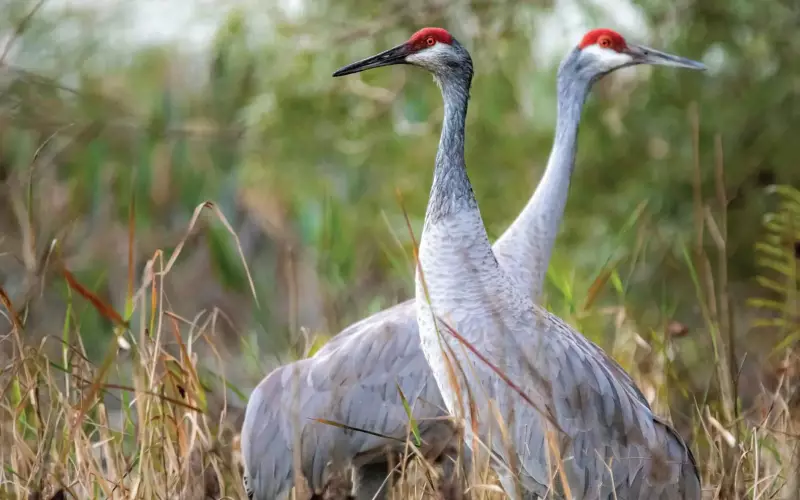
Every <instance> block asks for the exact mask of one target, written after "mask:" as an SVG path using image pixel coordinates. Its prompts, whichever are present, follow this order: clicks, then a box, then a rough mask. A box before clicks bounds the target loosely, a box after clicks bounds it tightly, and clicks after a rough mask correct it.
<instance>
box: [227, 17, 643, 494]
mask: <svg viewBox="0 0 800 500" xmlns="http://www.w3.org/2000/svg"><path fill="white" fill-rule="evenodd" d="M422 33H424V30H422V31H420V32H418V33H416V34H415V35H414V36H412V37H411V38H410V39H409V41H408V42H407V43H409V44H413V43H418V40H419V39H420V36H422ZM559 151H563V148H560V147H559V145H558V144H557V143H556V144H554V148H553V152H552V153H551V155H550V159H549V161H548V163H547V167H546V168H545V171H544V174H543V176H542V180H541V182H540V183H539V185H538V186H537V188H536V190H535V192H534V194H533V196H532V197H531V199H530V200H529V202H528V203H527V205H526V206H525V208H524V209H523V210H522V212H521V213H520V215H519V216H518V217H517V219H516V220H515V221H514V222H513V223H512V225H511V226H510V227H509V228H508V229H507V230H506V231H505V232H504V233H503V235H502V236H500V238H499V239H498V240H497V242H496V243H495V244H494V247H493V248H494V251H495V253H496V255H497V260H498V262H500V265H501V266H503V267H505V268H506V269H508V271H509V273H510V274H512V275H513V276H515V277H516V278H517V281H518V284H519V286H520V288H523V289H528V290H530V294H531V297H532V298H533V299H534V300H536V299H538V297H539V296H540V294H541V290H542V286H543V282H544V274H545V272H546V270H547V264H548V262H549V260H550V254H551V252H552V249H553V244H554V242H555V238H556V233H557V231H558V227H559V224H560V222H561V219H562V217H563V214H564V206H565V204H566V199H567V193H568V190H569V181H570V176H571V174H572V170H573V165H574V159H575V158H574V154H557V153H558V152H559ZM622 373H624V372H622ZM396 384H398V385H399V386H400V387H401V389H402V391H403V393H404V395H405V396H406V398H408V400H409V401H411V402H415V401H416V402H415V403H414V418H415V420H417V423H418V426H419V429H420V433H421V434H422V438H423V440H424V441H425V442H427V443H429V447H428V448H426V451H428V450H430V453H431V454H432V455H433V456H435V455H436V453H437V452H439V451H440V450H442V449H445V448H447V447H448V446H449V445H450V444H454V443H452V436H453V428H452V427H451V426H450V425H449V423H447V422H443V421H442V420H433V419H434V418H440V417H443V416H445V415H446V413H445V411H444V410H443V409H444V401H443V400H442V398H441V395H440V394H439V388H438V387H437V386H436V383H435V382H434V381H433V380H432V378H431V373H430V368H429V367H428V364H427V362H426V360H425V358H424V356H423V355H422V351H421V349H420V344H419V335H418V329H417V322H416V316H415V309H414V301H413V299H412V300H408V301H405V302H403V303H401V304H398V305H396V306H393V307H391V308H389V309H386V310H384V311H381V312H379V313H377V314H374V315H372V316H370V317H368V318H366V319H364V320H362V321H359V322H357V323H355V324H353V325H351V326H349V327H347V328H345V329H344V330H342V331H341V332H340V333H339V334H337V335H336V336H335V337H334V338H333V339H332V340H330V341H329V342H328V343H327V344H326V345H325V346H324V347H323V348H322V349H321V350H320V351H319V352H318V353H317V354H316V355H315V356H314V357H312V358H310V359H306V360H301V361H297V362H295V363H290V364H287V365H285V366H281V367H279V368H277V369H276V370H274V371H273V372H271V373H270V374H269V375H267V377H265V379H264V380H263V381H262V382H261V383H260V384H259V385H258V387H256V389H255V390H254V391H253V393H252V395H251V397H250V400H249V402H248V405H247V412H246V418H245V423H244V426H243V429H242V451H243V456H244V460H245V467H246V469H249V470H252V472H251V473H249V475H250V476H252V477H249V478H247V479H246V480H247V482H248V483H249V485H248V488H249V489H250V490H252V491H256V492H259V494H258V495H257V498H281V497H282V495H285V494H287V493H288V491H289V490H290V488H291V486H292V485H293V483H294V481H293V476H294V472H295V471H294V466H293V462H292V461H291V460H288V459H287V458H286V457H287V456H290V455H291V454H292V450H293V449H294V443H297V442H300V443H301V450H300V461H301V463H300V466H301V469H302V470H301V473H302V474H303V475H304V476H305V478H306V479H307V480H308V481H309V483H310V486H311V487H312V488H320V487H322V485H323V482H324V479H323V476H324V475H325V467H326V464H327V463H328V462H329V461H331V460H333V461H337V460H340V461H342V462H345V463H347V462H351V461H354V462H355V465H360V464H363V463H369V462H370V461H373V460H375V459H376V458H377V459H379V458H380V456H381V455H382V452H383V448H384V447H385V446H387V445H390V446H391V445H393V443H392V442H391V441H388V440H386V439H382V438H380V437H377V436H374V435H370V434H366V433H359V432H352V431H350V432H348V431H345V430H344V429H342V428H339V427H335V426H330V425H326V424H322V423H319V422H316V421H314V420H312V419H315V418H326V419H328V420H333V421H337V422H340V423H343V424H346V425H349V426H351V427H355V428H360V429H365V430H369V431H372V432H375V433H378V434H380V435H383V436H393V437H398V438H403V437H405V435H406V433H407V426H408V416H407V414H406V412H405V410H404V408H403V406H402V402H401V400H400V394H399V392H398V391H397V385H396ZM642 400H643V401H644V397H642ZM645 404H646V403H645ZM453 451H454V450H453ZM451 454H452V453H451ZM247 475H248V473H247V472H246V477H247ZM386 475H387V471H386V469H385V468H380V467H371V468H370V469H369V470H368V471H364V474H363V475H362V478H361V488H360V489H359V495H358V496H359V498H372V497H373V494H374V493H375V491H376V490H377V489H379V487H380V485H381V483H383V481H384V479H385V477H386Z"/></svg>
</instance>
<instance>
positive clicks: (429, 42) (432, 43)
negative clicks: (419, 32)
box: [425, 36, 436, 47]
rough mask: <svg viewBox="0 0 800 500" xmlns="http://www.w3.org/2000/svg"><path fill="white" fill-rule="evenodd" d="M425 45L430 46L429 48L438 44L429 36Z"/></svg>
mask: <svg viewBox="0 0 800 500" xmlns="http://www.w3.org/2000/svg"><path fill="white" fill-rule="evenodd" d="M425 43H427V44H428V47H432V46H433V45H434V44H435V43H436V40H434V39H433V37H432V36H429V37H428V38H426V39H425Z"/></svg>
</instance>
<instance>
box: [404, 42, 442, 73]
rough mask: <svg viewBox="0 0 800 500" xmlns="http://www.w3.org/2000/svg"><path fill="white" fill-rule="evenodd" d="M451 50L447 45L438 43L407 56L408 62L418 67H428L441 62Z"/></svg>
mask: <svg viewBox="0 0 800 500" xmlns="http://www.w3.org/2000/svg"><path fill="white" fill-rule="evenodd" d="M450 50H451V48H450V46H449V45H447V44H446V43H441V42H436V44H434V45H432V46H430V47H427V48H424V49H422V50H420V51H419V52H415V53H413V54H411V55H410V56H406V62H408V63H411V64H416V65H418V66H423V67H427V66H430V65H431V64H435V63H436V62H437V61H441V60H442V58H443V57H444V56H445V55H446V54H447V53H448V52H449V51H450Z"/></svg>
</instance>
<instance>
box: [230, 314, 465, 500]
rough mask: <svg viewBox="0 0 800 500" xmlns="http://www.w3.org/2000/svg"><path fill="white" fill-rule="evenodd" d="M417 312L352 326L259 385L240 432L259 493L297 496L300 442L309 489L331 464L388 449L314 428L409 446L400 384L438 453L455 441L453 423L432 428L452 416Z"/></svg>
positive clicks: (380, 316) (375, 318) (424, 436)
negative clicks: (295, 457)
mask: <svg viewBox="0 0 800 500" xmlns="http://www.w3.org/2000/svg"><path fill="white" fill-rule="evenodd" d="M413 307H414V304H413V302H411V301H409V302H406V303H403V304H399V305H397V306H395V307H392V308H390V309H386V310H384V311H382V312H380V313H378V314H376V315H373V316H371V317H369V318H366V319H365V320H362V321H360V322H358V323H356V324H354V325H352V326H351V327H349V328H348V329H347V330H345V331H343V332H342V334H343V336H342V337H339V336H337V337H336V338H335V339H334V341H333V342H331V343H329V344H328V345H326V346H325V347H323V349H321V350H320V351H319V352H318V353H317V354H316V355H315V356H314V357H313V358H310V359H305V360H301V361H298V362H295V363H291V364H289V365H285V366H282V367H280V368H277V369H276V370H274V371H273V372H272V373H270V374H269V375H268V376H267V377H266V378H265V379H264V380H263V381H262V382H261V383H260V384H259V385H258V387H257V388H256V389H255V390H254V391H253V394H252V395H251V402H250V404H248V410H247V415H246V417H245V423H244V426H243V430H242V452H243V455H244V457H245V463H247V464H248V466H247V470H248V475H249V478H248V482H249V483H250V487H251V488H252V489H253V490H255V491H262V490H260V489H259V488H262V487H263V488H267V487H269V488H270V493H269V494H266V496H267V497H268V498H274V497H277V495H278V494H279V492H283V491H288V490H289V489H290V488H291V485H292V484H293V482H292V481H293V478H292V470H293V467H292V463H291V461H290V460H289V459H288V458H287V457H291V456H292V455H291V451H292V450H293V449H294V448H295V443H300V449H299V451H300V455H301V464H302V473H303V475H304V476H305V477H306V479H307V480H308V481H309V484H310V485H311V486H312V487H321V486H322V484H323V481H324V474H325V467H326V464H327V463H328V461H331V460H333V461H336V462H337V463H339V460H341V461H342V462H349V461H351V460H353V458H354V457H355V458H358V457H361V458H362V459H363V460H365V461H366V460H369V455H371V454H375V453H382V452H383V448H384V446H386V445H387V444H391V440H387V439H385V438H382V437H379V436H375V435H371V434H367V433H364V432H357V431H353V430H348V429H344V428H341V427H337V426H333V425H328V424H325V423H321V422H319V421H316V420H315V419H325V420H330V421H334V422H338V423H343V424H345V425H347V426H349V427H352V428H356V429H363V430H366V431H369V432H374V433H377V434H379V435H382V436H391V437H394V438H397V439H399V440H401V441H405V438H406V434H407V429H408V420H409V419H408V415H407V414H406V412H405V409H404V407H403V404H402V401H401V398H400V394H399V392H398V390H397V386H398V385H399V386H400V388H401V389H402V390H403V393H404V395H405V397H406V398H407V400H408V401H409V403H410V404H411V405H412V408H413V415H414V418H415V419H416V420H417V423H418V425H419V428H420V432H421V435H422V439H423V440H424V441H426V442H429V443H431V444H432V445H434V446H435V445H437V444H438V443H440V442H449V440H450V438H451V437H452V435H453V430H452V426H451V425H450V423H449V422H447V421H444V420H430V419H431V418H435V417H442V416H444V415H446V413H445V412H444V402H443V401H442V399H441V396H440V395H439V391H438V389H437V387H436V385H435V381H433V380H432V379H431V377H430V376H429V373H430V369H429V368H428V366H427V364H426V362H425V358H424V356H422V354H421V351H420V347H419V337H418V336H417V335H414V333H415V332H416V323H415V317H414V314H413ZM400 446H401V445H400V443H398V447H400ZM267 483H269V485H268V486H267ZM263 491H267V490H263Z"/></svg>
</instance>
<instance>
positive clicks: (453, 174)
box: [425, 72, 477, 225]
mask: <svg viewBox="0 0 800 500" xmlns="http://www.w3.org/2000/svg"><path fill="white" fill-rule="evenodd" d="M471 80H472V75H471V73H469V72H465V73H463V74H462V73H451V74H448V75H447V76H438V77H437V81H438V83H439V86H440V87H441V89H442V97H443V98H444V122H443V123H442V135H441V138H440V139H439V151H438V152H437V153H436V166H435V167H434V171H433V185H432V186H431V194H430V198H429V200H428V209H427V211H426V213H425V224H426V225H427V224H435V223H436V222H438V221H439V220H441V219H442V218H444V217H447V216H449V215H452V214H453V213H456V212H459V211H461V210H464V209H474V208H477V202H476V201H475V194H474V193H473V192H472V184H470V182H469V177H467V168H466V164H465V162H464V129H465V125H466V118H467V104H468V101H469V87H470V84H471Z"/></svg>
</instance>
